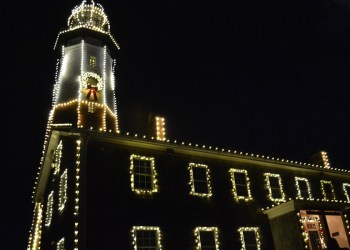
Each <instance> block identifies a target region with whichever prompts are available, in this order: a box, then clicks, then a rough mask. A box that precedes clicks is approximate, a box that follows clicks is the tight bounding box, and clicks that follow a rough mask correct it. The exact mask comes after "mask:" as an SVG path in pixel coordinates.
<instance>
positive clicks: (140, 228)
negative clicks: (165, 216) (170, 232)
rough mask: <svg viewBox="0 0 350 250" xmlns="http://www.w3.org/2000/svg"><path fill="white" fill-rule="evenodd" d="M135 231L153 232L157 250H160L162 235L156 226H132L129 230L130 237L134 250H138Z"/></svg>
mask: <svg viewBox="0 0 350 250" xmlns="http://www.w3.org/2000/svg"><path fill="white" fill-rule="evenodd" d="M137 231H155V232H156V238H157V240H156V242H157V246H156V249H157V250H162V244H161V242H162V234H161V231H160V228H159V227H156V226H133V227H132V229H131V237H132V244H133V246H134V250H139V249H140V248H138V247H137Z"/></svg>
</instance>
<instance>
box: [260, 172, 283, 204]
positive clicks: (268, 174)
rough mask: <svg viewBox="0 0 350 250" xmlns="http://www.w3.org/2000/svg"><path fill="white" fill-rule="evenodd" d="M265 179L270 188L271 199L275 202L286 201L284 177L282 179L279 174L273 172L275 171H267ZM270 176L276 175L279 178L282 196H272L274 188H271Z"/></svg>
mask: <svg viewBox="0 0 350 250" xmlns="http://www.w3.org/2000/svg"><path fill="white" fill-rule="evenodd" d="M264 175H265V181H266V185H267V188H268V190H269V195H268V197H269V199H270V200H271V201H273V202H277V203H279V202H285V201H286V196H285V194H284V191H283V185H282V179H281V176H280V175H279V174H273V173H265V174H264ZM270 177H275V178H278V184H279V189H280V191H281V198H273V197H272V189H271V185H270Z"/></svg>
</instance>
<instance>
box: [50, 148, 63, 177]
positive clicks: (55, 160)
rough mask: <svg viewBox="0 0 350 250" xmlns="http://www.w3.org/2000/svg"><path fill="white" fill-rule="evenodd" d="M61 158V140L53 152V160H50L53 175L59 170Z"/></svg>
mask: <svg viewBox="0 0 350 250" xmlns="http://www.w3.org/2000/svg"><path fill="white" fill-rule="evenodd" d="M61 159H62V141H60V142H59V144H58V145H57V148H56V150H55V151H54V154H53V161H52V164H51V167H52V168H53V169H54V170H53V171H54V172H53V173H54V174H55V175H56V174H58V173H59V172H60V166H61Z"/></svg>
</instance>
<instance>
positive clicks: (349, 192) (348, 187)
mask: <svg viewBox="0 0 350 250" xmlns="http://www.w3.org/2000/svg"><path fill="white" fill-rule="evenodd" d="M343 190H344V194H345V196H346V199H347V201H350V184H349V183H343Z"/></svg>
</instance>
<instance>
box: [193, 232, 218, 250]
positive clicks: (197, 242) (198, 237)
mask: <svg viewBox="0 0 350 250" xmlns="http://www.w3.org/2000/svg"><path fill="white" fill-rule="evenodd" d="M201 231H203V232H213V234H214V241H215V249H216V250H219V245H220V242H219V230H218V228H217V227H196V228H195V229H194V236H195V239H196V240H195V242H196V249H198V250H201V249H202V242H201V238H200V232H201Z"/></svg>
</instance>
